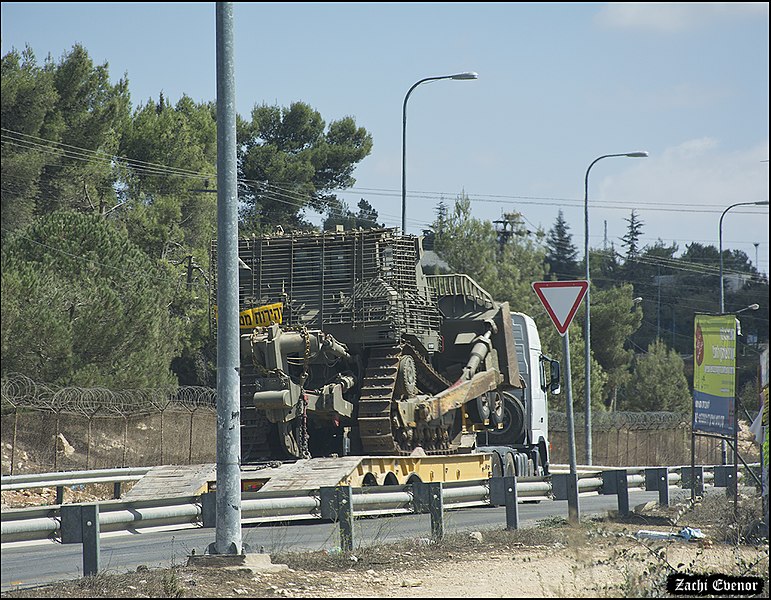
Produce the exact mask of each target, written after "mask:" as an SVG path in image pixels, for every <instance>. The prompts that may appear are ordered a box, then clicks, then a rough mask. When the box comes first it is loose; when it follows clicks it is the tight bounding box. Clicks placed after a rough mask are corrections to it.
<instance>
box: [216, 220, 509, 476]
mask: <svg viewBox="0 0 771 600" xmlns="http://www.w3.org/2000/svg"><path fill="white" fill-rule="evenodd" d="M214 251H215V252H216V247H215V248H214ZM238 255H239V259H240V260H239V264H240V268H239V301H240V311H241V315H240V321H241V338H240V339H241V348H240V350H241V371H240V380H241V422H242V428H241V440H242V461H243V462H245V463H248V462H254V461H258V460H262V459H286V458H289V459H291V458H303V457H304V458H309V457H315V456H329V455H331V454H338V455H344V454H363V455H394V454H396V455H409V454H411V453H414V452H416V451H417V452H418V453H420V452H425V453H428V454H430V453H452V452H462V451H464V450H469V449H470V448H471V447H472V446H473V445H474V444H475V440H476V435H477V433H479V432H482V431H486V430H488V431H493V432H496V431H499V430H501V429H502V428H503V427H504V414H507V415H508V414H509V412H510V411H506V413H505V412H504V406H506V404H507V402H509V403H510V402H516V403H519V404H520V405H521V402H520V401H519V400H518V399H517V398H518V397H519V398H521V397H522V393H521V389H522V388H523V387H524V381H523V379H522V377H521V376H520V372H519V368H518V360H517V351H516V345H515V340H514V337H513V333H512V317H511V314H510V310H509V305H508V303H505V302H504V303H499V302H495V301H494V300H493V299H492V298H491V297H490V296H489V294H488V293H487V292H486V291H485V290H483V289H482V288H481V287H479V285H477V284H476V282H474V281H473V280H472V279H471V278H470V277H468V276H467V275H432V276H427V275H425V274H424V273H423V270H422V267H421V255H422V238H418V237H414V236H409V235H400V234H399V233H397V231H396V230H394V229H371V230H355V231H336V232H323V233H302V234H286V235H284V234H277V235H265V236H261V237H252V238H248V239H241V240H240V241H239V247H238ZM212 264H216V257H215V259H214V260H212ZM518 390H519V392H517V391H518ZM522 414H523V417H524V411H522ZM418 449H419V450H418Z"/></svg>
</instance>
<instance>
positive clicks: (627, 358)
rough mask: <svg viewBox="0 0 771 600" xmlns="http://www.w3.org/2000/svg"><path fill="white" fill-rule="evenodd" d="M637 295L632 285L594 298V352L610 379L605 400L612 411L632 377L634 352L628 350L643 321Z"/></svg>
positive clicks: (597, 294)
mask: <svg viewBox="0 0 771 600" xmlns="http://www.w3.org/2000/svg"><path fill="white" fill-rule="evenodd" d="M633 292H634V290H633V288H632V286H631V285H630V284H622V285H619V286H616V287H613V288H608V289H606V290H596V291H593V292H592V295H591V302H592V306H591V320H592V329H591V335H592V350H593V353H594V357H595V358H596V359H597V362H599V364H600V365H602V368H603V370H604V371H605V372H606V373H607V376H608V380H607V386H606V389H605V393H604V399H605V405H606V406H609V407H610V409H611V410H615V408H616V399H617V393H618V389H619V387H620V386H622V385H624V384H625V383H626V382H627V381H628V380H629V378H630V372H629V371H630V366H631V362H632V358H633V357H634V351H633V350H631V349H629V348H628V344H627V340H628V339H629V338H630V336H631V335H632V334H633V333H634V332H635V331H637V329H638V328H639V327H640V323H641V322H642V312H641V311H640V310H636V309H635V305H634V302H633V299H632V294H633Z"/></svg>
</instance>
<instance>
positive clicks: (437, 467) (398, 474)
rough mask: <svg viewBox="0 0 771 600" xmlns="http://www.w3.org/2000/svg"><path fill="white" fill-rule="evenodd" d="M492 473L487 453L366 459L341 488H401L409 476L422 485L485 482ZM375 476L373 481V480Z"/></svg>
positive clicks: (363, 458)
mask: <svg viewBox="0 0 771 600" xmlns="http://www.w3.org/2000/svg"><path fill="white" fill-rule="evenodd" d="M490 474H491V465H490V456H489V455H488V454H481V453H480V454H454V455H450V456H430V455H429V456H421V457H413V456H399V457H391V456H365V457H362V460H361V462H360V463H359V464H358V466H357V467H356V469H355V470H354V471H353V472H352V473H351V475H350V476H349V477H348V479H347V480H346V481H343V482H341V484H343V485H351V486H353V487H361V486H363V485H372V484H373V483H375V482H377V485H404V484H406V483H408V480H409V479H410V477H412V476H416V477H419V478H420V480H421V481H422V482H424V483H430V482H436V481H441V482H444V483H448V482H451V481H472V480H475V479H487V478H489V477H490ZM373 477H374V481H373ZM365 479H366V481H365Z"/></svg>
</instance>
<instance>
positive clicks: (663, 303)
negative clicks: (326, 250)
mask: <svg viewBox="0 0 771 600" xmlns="http://www.w3.org/2000/svg"><path fill="white" fill-rule="evenodd" d="M2 89H3V93H2V100H1V107H0V113H1V115H0V116H1V119H2V123H1V127H2V136H1V139H2V147H1V153H0V158H1V162H2V165H1V167H2V181H1V183H0V185H1V191H2V210H1V211H0V225H1V226H2V229H1V230H0V243H2V323H1V325H2V333H1V337H2V365H1V367H0V368H1V369H2V373H3V375H5V374H7V373H11V372H17V373H22V374H24V375H27V376H29V377H31V378H32V379H34V380H37V381H46V382H50V383H55V384H58V385H74V386H81V387H86V386H103V387H110V388H129V387H131V388H137V387H160V386H164V385H169V384H181V385H208V386H211V385H213V384H214V381H215V380H214V368H215V364H216V359H215V356H214V352H215V349H216V348H215V345H214V343H213V339H212V335H211V331H210V323H211V315H210V293H211V290H210V285H209V284H210V268H211V265H210V247H211V241H212V239H213V238H214V237H215V235H216V217H217V215H216V193H215V192H216V190H214V188H215V187H216V126H217V115H216V105H215V103H214V102H194V101H193V100H192V99H191V98H189V97H187V96H183V97H182V98H181V99H180V100H178V101H177V102H176V103H171V102H169V100H167V99H166V98H165V97H164V96H163V94H162V93H160V94H159V95H158V97H157V98H149V99H147V100H145V101H143V102H141V103H139V104H138V105H137V106H136V107H134V106H133V105H132V101H131V96H130V92H129V81H128V77H127V76H124V77H123V78H121V79H120V80H118V82H117V83H111V81H110V77H109V67H108V64H107V63H105V64H102V65H95V64H94V63H93V61H92V60H91V58H90V57H89V55H88V52H87V51H86V49H85V48H83V47H82V46H79V45H75V46H74V47H73V48H72V49H71V50H70V51H68V52H66V53H65V54H64V55H63V56H62V57H61V58H60V59H58V60H54V59H52V58H50V57H49V58H47V59H46V60H44V61H42V63H41V62H39V61H38V60H37V59H36V57H35V55H34V52H33V51H32V49H31V48H29V47H27V48H25V49H24V50H23V51H17V50H12V51H10V52H8V53H7V54H6V55H5V56H3V57H2ZM237 144H238V148H237V153H238V200H239V231H240V234H241V235H251V234H261V233H266V232H272V231H274V230H275V228H276V226H281V227H282V228H283V229H284V231H293V230H312V229H318V228H319V227H316V226H315V225H314V224H313V223H312V222H311V221H310V218H309V216H308V215H309V214H310V213H311V212H314V213H319V214H321V215H322V217H323V221H322V224H321V225H320V227H321V228H323V229H334V227H335V226H336V225H343V226H344V227H346V228H353V227H372V226H381V225H380V224H379V223H378V214H377V211H376V210H374V209H373V208H372V206H371V205H370V204H369V202H368V201H367V200H366V199H365V198H362V199H361V200H360V202H359V203H358V205H357V207H356V209H357V210H354V209H352V208H351V207H349V206H348V205H347V204H346V202H345V201H343V200H342V199H340V198H339V197H338V196H337V195H336V194H335V191H336V190H340V189H346V188H350V187H352V186H353V185H354V183H355V178H354V176H353V174H354V170H355V168H356V166H357V165H358V164H359V163H360V162H361V161H362V160H364V159H365V158H366V157H367V156H368V155H369V153H370V152H371V149H372V144H373V140H372V136H371V134H370V133H369V132H368V131H367V130H366V129H365V128H363V127H361V126H359V125H357V123H356V120H355V119H354V118H353V117H345V118H343V119H340V120H336V121H331V122H329V123H327V122H326V121H325V120H324V119H323V117H322V115H320V114H319V113H318V111H316V110H315V109H313V108H312V107H311V106H309V105H308V104H306V103H304V102H295V103H293V104H291V105H290V106H289V107H279V106H268V105H255V106H254V108H253V109H252V111H251V113H250V115H249V116H248V118H243V117H241V116H240V115H239V116H238V117H237ZM642 230H643V224H642V223H641V221H640V220H639V219H638V218H637V216H636V214H635V213H634V212H633V213H632V215H631V217H630V219H629V229H628V231H627V234H626V236H625V237H624V239H622V240H621V242H622V243H621V248H622V250H623V252H617V251H616V250H615V248H614V247H613V246H611V247H610V248H603V249H595V250H593V251H592V252H591V253H590V262H591V269H592V285H593V289H592V322H593V328H592V348H593V351H594V357H593V359H594V362H593V376H592V401H593V403H596V404H597V406H598V408H607V409H618V410H621V409H633V410H681V409H684V407H687V406H688V404H689V402H690V400H689V398H690V394H689V392H688V383H687V381H688V379H687V376H688V362H687V361H685V360H684V358H683V357H684V356H687V355H688V354H689V353H690V352H692V341H691V339H692V332H691V331H690V327H692V319H693V313H694V312H697V311H701V312H710V311H711V312H716V310H717V307H716V306H714V302H712V300H711V299H712V298H714V297H715V295H716V294H715V290H717V289H718V287H717V286H718V276H717V270H716V265H717V262H718V260H719V255H718V251H717V249H715V248H714V247H712V246H701V245H699V244H695V243H694V244H689V245H687V247H686V249H685V251H684V252H683V253H682V254H681V255H680V256H676V255H677V253H678V252H679V250H680V249H679V248H677V247H675V246H667V245H664V244H663V243H658V244H655V245H653V246H650V247H648V246H646V247H641V246H640V243H639V240H640V234H641V232H642ZM426 233H427V235H426V245H427V246H431V247H433V249H435V250H436V252H437V253H438V254H439V255H440V256H441V257H442V258H443V259H444V260H445V261H446V262H447V263H448V264H449V265H450V267H451V269H453V270H456V271H459V272H467V273H469V274H470V275H472V276H473V277H475V278H476V279H477V280H478V281H479V283H480V284H481V285H482V286H483V287H485V288H487V289H488V291H489V292H490V293H491V294H492V295H493V296H494V297H496V298H497V299H499V300H508V301H509V302H511V305H512V307H514V309H515V310H517V311H521V312H526V313H529V314H532V315H535V316H536V320H537V321H538V323H539V325H540V329H541V332H542V335H543V336H544V338H545V340H544V341H545V345H546V347H547V348H548V349H549V351H550V352H551V353H552V355H553V356H555V357H558V356H559V355H560V345H559V343H558V342H559V339H558V336H557V334H556V331H554V328H553V326H551V324H550V323H549V322H548V321H547V320H545V314H544V313H543V311H542V309H541V308H540V305H539V304H538V303H537V299H536V297H535V295H534V294H533V292H532V290H531V289H530V285H531V283H532V282H533V281H537V280H544V279H550V278H561V279H573V278H581V275H580V274H581V273H582V267H581V263H579V260H580V259H579V258H578V252H577V250H576V248H575V246H574V245H573V244H572V240H571V235H570V231H569V226H568V224H567V223H566V222H565V220H564V218H563V215H562V213H561V212H560V213H559V214H558V215H557V220H556V222H555V224H554V226H553V227H552V228H551V230H550V231H548V232H543V231H540V230H539V231H530V230H528V229H527V228H526V227H525V221H524V220H523V218H522V215H521V214H519V213H515V212H513V213H511V214H509V215H505V217H504V218H502V219H501V220H500V221H498V222H495V223H493V222H490V221H484V220H479V219H476V218H474V217H473V215H472V212H471V200H470V199H469V198H468V197H467V196H465V194H461V195H459V197H458V198H457V199H456V201H455V203H454V206H453V207H451V208H450V207H447V206H446V205H444V204H443V203H440V205H439V206H438V207H437V214H436V219H435V221H434V223H433V224H432V225H431V228H430V230H428V231H427V232H426ZM723 258H724V261H725V268H726V271H727V272H730V273H733V274H738V275H741V276H742V277H745V276H746V277H745V279H746V281H744V280H743V281H744V283H743V284H742V285H740V286H739V287H738V288H737V289H736V290H733V288H732V290H731V291H730V293H729V294H728V295H727V307H728V309H729V310H738V309H739V308H740V307H743V306H746V305H747V304H749V303H751V302H758V303H759V304H760V305H761V307H762V309H761V311H758V312H757V313H752V314H750V313H744V315H743V317H744V316H746V317H747V318H746V319H745V318H743V319H742V325H743V327H744V329H745V335H750V334H751V335H754V336H756V338H755V339H757V340H758V341H767V338H768V321H767V315H768V281H767V278H766V277H765V276H761V275H760V274H759V273H758V272H757V269H756V267H755V266H753V265H752V264H751V262H750V261H749V259H748V258H747V257H746V255H744V254H743V253H741V252H739V251H725V252H724V257H723ZM638 296H639V297H642V298H643V301H642V304H641V305H638V304H636V303H635V302H634V298H636V297H638ZM578 320H579V319H578V318H577V319H576V325H574V326H572V328H571V344H572V348H571V352H575V356H582V355H583V344H584V340H583V337H582V335H581V331H580V327H578V326H577V325H578ZM746 346H747V348H748V349H750V350H751V349H752V345H751V344H746ZM748 352H749V350H748ZM748 356H751V355H750V354H748ZM747 360H748V361H749V360H750V358H747ZM748 364H749V362H748ZM749 370H750V369H749V368H747V369H745V371H747V373H749ZM582 378H583V369H574V370H573V380H574V390H575V398H576V404H577V406H580V404H581V403H582V402H583V400H582V398H583V393H582V391H581V390H582V385H583V382H582ZM745 379H747V381H742V383H743V384H745V385H746V386H749V385H750V379H751V378H750V377H749V375H748V376H747V377H746V378H745Z"/></svg>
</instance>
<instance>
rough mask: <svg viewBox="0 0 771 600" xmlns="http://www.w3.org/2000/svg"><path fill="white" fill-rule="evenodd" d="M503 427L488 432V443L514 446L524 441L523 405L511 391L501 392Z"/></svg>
mask: <svg viewBox="0 0 771 600" xmlns="http://www.w3.org/2000/svg"><path fill="white" fill-rule="evenodd" d="M501 396H502V397H503V428H502V429H496V430H491V431H489V432H488V435H489V444H490V445H501V446H514V445H516V444H523V443H524V442H525V419H526V416H525V407H524V406H523V404H522V401H521V400H520V399H519V398H517V397H516V396H515V395H514V394H512V393H511V392H503V393H502V394H501Z"/></svg>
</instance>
